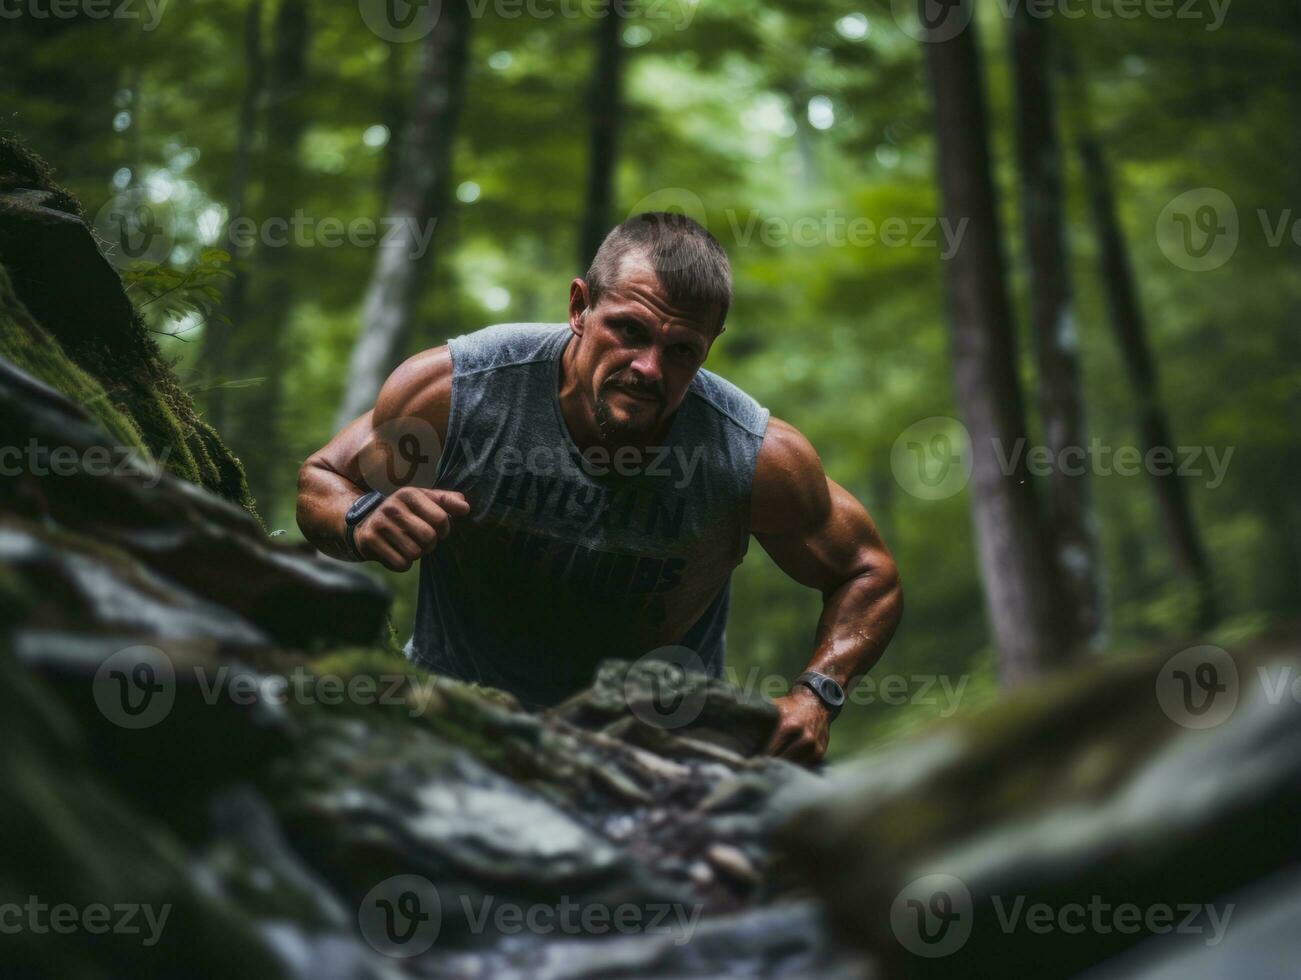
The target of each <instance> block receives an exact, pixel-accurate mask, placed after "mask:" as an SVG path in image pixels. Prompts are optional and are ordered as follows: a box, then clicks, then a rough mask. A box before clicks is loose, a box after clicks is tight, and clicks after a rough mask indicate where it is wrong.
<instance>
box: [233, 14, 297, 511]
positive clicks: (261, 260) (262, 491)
mask: <svg viewBox="0 0 1301 980" xmlns="http://www.w3.org/2000/svg"><path fill="white" fill-rule="evenodd" d="M310 34H311V30H310V23H309V21H308V15H307V4H306V3H305V0H281V2H280V4H279V6H278V8H277V10H276V17H275V25H274V36H273V38H272V49H271V57H270V61H269V64H268V78H267V90H266V102H267V106H266V113H265V120H264V124H265V131H266V132H265V140H264V145H265V150H264V155H263V162H262V166H261V174H262V195H261V201H260V207H259V208H258V209H257V210H258V213H259V215H260V216H261V217H262V218H263V219H275V220H277V221H288V220H289V219H290V218H291V217H292V216H293V214H294V212H295V210H296V209H297V208H298V207H299V206H300V202H301V197H300V195H301V187H302V168H301V167H300V166H299V163H298V159H299V144H300V143H301V142H302V136H303V132H304V130H305V129H306V127H307V113H306V109H305V106H304V101H305V96H306V94H307V92H308V62H307V54H308V48H309V44H310ZM295 259H296V253H295V250H294V249H293V247H292V245H291V244H289V243H287V242H281V243H279V244H277V245H276V246H274V247H273V246H271V245H270V244H269V243H268V244H266V245H265V247H262V248H259V249H258V250H257V253H256V258H255V262H256V270H255V271H254V272H253V273H252V276H253V278H252V280H251V282H250V283H249V285H248V289H249V290H250V296H252V297H253V301H252V302H250V303H247V310H246V315H242V319H241V321H239V322H233V323H232V336H231V344H230V351H229V354H230V358H229V364H230V370H231V372H232V373H233V374H234V375H235V377H237V378H240V379H251V378H254V377H256V378H258V379H259V380H258V383H257V384H255V385H251V386H249V387H247V388H243V389H241V392H240V397H239V411H238V412H234V411H228V412H227V419H228V422H227V428H228V432H227V435H228V437H229V439H230V442H231V444H232V446H234V447H235V449H236V450H237V452H238V453H239V454H240V457H241V458H242V460H243V462H244V466H245V468H246V470H247V473H248V483H249V490H250V491H251V492H252V494H253V496H254V498H255V499H258V500H260V501H262V502H263V506H264V510H267V511H268V512H269V507H268V502H269V501H270V499H271V498H272V495H273V492H274V490H275V489H277V488H278V487H280V486H281V485H282V482H283V473H284V466H283V461H282V460H280V459H279V458H278V454H279V451H280V446H281V442H280V438H279V437H280V430H279V417H280V401H281V390H282V380H283V377H284V374H285V368H286V360H287V356H288V345H287V339H286V334H287V332H288V325H289V320H290V314H291V312H292V310H293V298H294V289H293V287H294V283H295V282H296V281H297V276H296V275H295V272H296V268H297V264H296V262H295ZM241 302H242V301H241ZM244 312H245V311H241V313H244ZM232 407H233V406H232Z"/></svg>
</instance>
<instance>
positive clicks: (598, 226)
mask: <svg viewBox="0 0 1301 980" xmlns="http://www.w3.org/2000/svg"><path fill="white" fill-rule="evenodd" d="M621 8H622V4H620V3H615V2H614V0H606V3H605V7H604V10H605V14H604V16H602V17H601V18H600V19H599V20H598V21H597V24H596V31H595V47H596V59H595V68H594V70H593V72H592V87H591V90H590V91H589V93H588V111H589V113H590V118H591V123H592V128H591V132H590V134H589V139H588V173H587V204H586V207H585V208H584V211H583V228H582V232H581V234H580V236H579V243H578V260H579V263H580V269H581V270H582V271H583V272H586V271H587V267H588V266H589V265H590V264H591V262H592V259H593V257H595V255H596V250H597V249H598V248H600V247H601V242H602V241H604V240H605V236H606V233H607V232H608V231H609V230H610V213H611V209H612V207H613V201H614V170H615V163H616V159H617V156H618V144H619V115H620V106H619V93H620V88H621V86H622V75H623V41H622V34H623V18H622V17H621V16H620V13H619V11H620V9H621Z"/></svg>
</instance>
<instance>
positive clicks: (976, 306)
mask: <svg viewBox="0 0 1301 980" xmlns="http://www.w3.org/2000/svg"><path fill="white" fill-rule="evenodd" d="M919 2H921V3H923V4H924V3H925V2H926V0H919ZM968 2H970V0H968ZM923 47H924V48H925V49H926V59H927V63H928V69H929V76H930V84H931V89H932V94H933V98H934V103H935V121H936V132H937V145H938V155H939V161H938V172H939V182H940V188H941V192H942V195H943V199H944V210H945V212H946V214H947V217H948V218H949V220H950V221H952V222H954V223H955V227H957V226H958V225H957V224H956V223H957V222H962V221H965V222H967V232H966V237H965V239H964V242H963V245H962V247H961V249H960V250H959V251H958V252H957V254H955V255H954V256H953V258H952V259H951V260H950V261H949V263H948V265H947V276H948V293H949V321H950V331H951V340H952V347H953V361H954V376H955V392H956V395H957V401H958V406H959V409H960V411H961V412H962V415H963V420H964V422H965V423H966V425H967V428H968V430H969V431H970V434H971V452H972V515H973V521H974V524H975V530H976V545H977V552H978V555H979V560H980V570H981V578H982V581H983V585H984V591H985V603H986V608H987V611H988V614H989V618H990V623H991V626H992V629H993V634H994V639H995V642H996V643H997V646H998V650H999V657H1000V674H1001V679H1002V681H1003V683H1004V685H1006V686H1014V685H1017V684H1020V683H1022V682H1024V681H1027V680H1030V679H1032V678H1034V677H1035V676H1037V675H1039V674H1041V673H1043V672H1044V671H1046V670H1048V669H1050V668H1051V667H1053V666H1055V665H1057V664H1061V663H1063V662H1064V661H1066V660H1067V659H1068V657H1069V653H1070V648H1069V645H1068V632H1069V630H1068V628H1067V617H1066V616H1064V615H1063V613H1064V609H1063V601H1064V600H1063V590H1062V589H1061V587H1060V585H1059V582H1058V576H1057V572H1056V566H1055V564H1054V563H1053V561H1052V558H1051V555H1050V549H1049V547H1048V536H1047V535H1046V534H1045V533H1044V532H1043V529H1042V528H1041V526H1040V519H1039V514H1038V509H1037V505H1036V500H1035V492H1034V487H1033V484H1031V482H1030V479H1029V474H1028V473H1027V472H1026V469H1025V455H1024V453H1020V454H1017V453H1016V452H1015V449H1014V447H1016V446H1017V445H1020V446H1022V447H1024V445H1025V441H1024V440H1025V433H1026V428H1025V416H1024V409H1023V400H1022V395H1021V386H1020V382H1019V380H1018V378H1017V372H1016V363H1017V359H1016V341H1015V331H1014V330H1013V323H1012V311H1011V306H1010V303H1009V301H1008V295H1007V287H1006V284H1005V277H1004V259H1003V249H1002V242H1001V232H1000V228H999V222H998V208H997V203H996V200H995V193H994V185H993V179H992V174H991V170H990V158H989V147H988V143H987V135H986V134H987V117H986V111H985V100H984V93H983V87H982V79H981V72H980V62H979V51H978V48H977V46H976V25H975V21H974V20H973V21H972V22H971V23H970V24H969V25H968V26H967V27H966V28H965V29H964V30H962V31H961V32H960V33H959V34H958V35H957V36H956V37H953V38H951V39H950V40H946V41H929V42H926V43H924V44H923ZM1000 457H1007V458H1008V459H1011V460H1013V463H1012V465H1010V466H1004V465H1003V463H1002V462H1001V461H1000ZM1005 470H1006V472H1005Z"/></svg>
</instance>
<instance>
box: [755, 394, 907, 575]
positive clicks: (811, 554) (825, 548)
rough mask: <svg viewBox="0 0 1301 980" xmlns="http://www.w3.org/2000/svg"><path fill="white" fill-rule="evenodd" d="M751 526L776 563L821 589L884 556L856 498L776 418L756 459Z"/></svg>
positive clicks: (798, 435)
mask: <svg viewBox="0 0 1301 980" xmlns="http://www.w3.org/2000/svg"><path fill="white" fill-rule="evenodd" d="M751 529H752V533H753V534H754V536H755V538H756V539H757V540H758V541H759V543H760V545H762V546H763V549H764V551H766V552H767V553H768V554H769V555H770V556H771V557H772V559H773V561H775V562H776V563H777V566H778V567H779V568H781V570H782V571H784V572H785V573H786V574H787V575H789V576H790V577H791V578H793V579H794V580H795V581H797V582H799V583H800V584H801V585H805V586H807V587H809V588H813V589H818V590H819V591H822V592H824V593H825V592H828V591H831V590H834V589H836V588H838V587H839V586H840V585H841V584H842V583H844V582H845V581H846V580H847V579H849V578H851V577H853V576H855V575H859V574H862V573H863V572H866V571H870V570H871V568H872V567H873V565H874V564H875V563H877V562H879V561H880V560H881V559H882V558H884V559H885V560H888V558H889V556H888V553H886V552H885V548H884V545H882V543H881V540H880V537H879V536H878V535H877V533H876V528H875V526H874V525H873V524H872V519H871V518H870V517H869V516H868V513H867V510H866V509H865V508H864V507H863V505H862V504H860V503H859V502H858V500H856V499H855V498H854V496H853V494H851V493H849V491H847V490H845V489H844V487H842V486H840V485H839V484H837V483H836V482H835V481H833V480H831V479H829V478H828V477H827V475H826V474H825V473H824V472H823V469H822V461H821V460H820V459H819V458H818V454H817V452H816V451H815V450H814V448H813V446H812V444H810V442H809V441H808V439H806V438H805V437H804V435H803V434H802V433H800V432H799V430H797V429H796V428H795V427H794V426H792V425H790V424H788V423H786V422H783V421H781V420H780V419H776V418H774V419H772V420H771V421H770V422H769V426H768V432H767V434H766V435H765V437H764V442H763V446H762V447H761V448H760V452H759V459H758V461H757V463H756V466H755V486H754V492H753V502H752V507H751Z"/></svg>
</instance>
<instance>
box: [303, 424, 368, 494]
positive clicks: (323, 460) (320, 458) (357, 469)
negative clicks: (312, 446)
mask: <svg viewBox="0 0 1301 980" xmlns="http://www.w3.org/2000/svg"><path fill="white" fill-rule="evenodd" d="M371 416H372V413H371V412H367V413H366V414H365V415H361V416H358V417H357V418H355V419H353V420H352V421H351V422H349V423H348V424H347V425H345V426H344V427H343V428H342V429H341V430H339V432H338V433H337V434H336V435H335V436H334V438H333V439H331V440H330V441H329V442H327V443H326V444H325V445H324V446H322V447H321V448H320V449H318V450H317V451H316V452H315V453H313V454H312V455H311V457H309V458H308V460H307V465H308V466H311V467H315V468H318V469H324V470H328V471H329V472H331V473H337V474H339V475H340V476H342V477H345V478H346V479H348V480H351V481H352V482H353V483H356V484H358V485H359V486H360V485H363V481H362V478H361V477H362V473H361V465H360V459H361V452H362V449H363V448H364V447H365V446H366V444H367V443H369V442H370V439H371V434H372V432H373V430H372V428H371Z"/></svg>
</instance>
